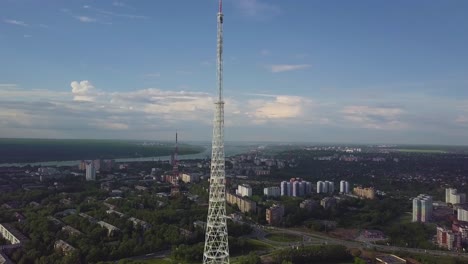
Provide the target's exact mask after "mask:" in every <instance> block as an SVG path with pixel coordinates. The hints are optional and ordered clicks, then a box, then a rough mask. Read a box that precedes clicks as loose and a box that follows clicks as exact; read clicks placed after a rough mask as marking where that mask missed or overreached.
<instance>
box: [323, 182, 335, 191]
mask: <svg viewBox="0 0 468 264" xmlns="http://www.w3.org/2000/svg"><path fill="white" fill-rule="evenodd" d="M325 185H326V186H327V187H326V189H327V193H334V192H335V183H333V182H331V181H325Z"/></svg>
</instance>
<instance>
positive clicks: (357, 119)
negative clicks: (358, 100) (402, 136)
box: [341, 105, 408, 129]
mask: <svg viewBox="0 0 468 264" xmlns="http://www.w3.org/2000/svg"><path fill="white" fill-rule="evenodd" d="M341 113H342V114H344V119H345V120H347V121H349V122H351V123H353V124H355V125H357V126H359V127H364V128H372V129H402V128H407V127H408V124H406V123H404V122H402V121H401V120H400V119H401V116H402V115H403V114H404V113H405V111H403V109H401V108H397V107H371V106H366V105H352V106H346V107H344V108H343V109H342V111H341Z"/></svg>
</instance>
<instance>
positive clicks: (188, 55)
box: [0, 0, 468, 144]
mask: <svg viewBox="0 0 468 264" xmlns="http://www.w3.org/2000/svg"><path fill="white" fill-rule="evenodd" d="M217 8H218V6H217V1H215V0H202V1H201V0H200V1H193V0H192V1H189V0H180V1H168V0H158V1H112V0H102V1H101V0H100V1H97V0H94V1H58V0H56V1H52V0H50V1H49V0H48V1H35V0H1V2H0V62H1V63H0V137H39V138H43V137H46V138H122V139H127V138H128V139H163V140H167V139H172V138H173V133H174V131H175V130H178V131H180V134H181V139H185V140H210V138H211V131H212V127H211V120H212V116H213V111H214V106H213V100H214V99H213V98H214V97H215V96H216V75H215V73H216V72H215V70H216V67H215V66H216V65H215V58H216V12H217ZM224 13H225V23H224V31H225V48H224V51H225V53H224V60H225V65H224V69H225V71H224V78H225V82H224V87H225V100H226V139H227V140H246V141H254V140H268V141H310V142H346V143H417V144H424V143H427V144H468V50H467V48H466V47H468V34H467V33H466V28H468V16H466V14H467V13H468V2H467V1H456V0H453V1H428V0H427V1H426V0H425V1H375V0H369V1H364V0H362V1H332V0H331V1H305V0H303V1H300V0H293V1H281V0H225V2H224Z"/></svg>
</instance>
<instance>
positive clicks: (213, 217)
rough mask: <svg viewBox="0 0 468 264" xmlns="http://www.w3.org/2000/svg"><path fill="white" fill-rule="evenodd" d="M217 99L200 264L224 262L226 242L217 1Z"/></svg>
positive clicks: (220, 16)
mask: <svg viewBox="0 0 468 264" xmlns="http://www.w3.org/2000/svg"><path fill="white" fill-rule="evenodd" d="M217 84H218V100H217V101H216V103H215V106H216V109H215V114H214V120H213V141H212V152H211V176H210V198H209V206H208V220H207V224H206V237H205V251H204V253H203V263H204V264H228V263H229V245H228V232H227V223H226V175H225V171H224V165H225V161H224V101H223V3H222V0H219V12H218V42H217Z"/></svg>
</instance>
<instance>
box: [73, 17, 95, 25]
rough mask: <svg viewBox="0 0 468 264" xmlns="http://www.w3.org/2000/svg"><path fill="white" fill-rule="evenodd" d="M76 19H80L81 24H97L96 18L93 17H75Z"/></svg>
mask: <svg viewBox="0 0 468 264" xmlns="http://www.w3.org/2000/svg"><path fill="white" fill-rule="evenodd" d="M75 18H76V19H78V20H79V21H80V22H83V23H93V22H96V19H95V18H92V17H87V16H75Z"/></svg>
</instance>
